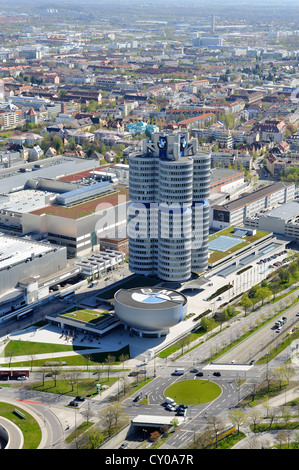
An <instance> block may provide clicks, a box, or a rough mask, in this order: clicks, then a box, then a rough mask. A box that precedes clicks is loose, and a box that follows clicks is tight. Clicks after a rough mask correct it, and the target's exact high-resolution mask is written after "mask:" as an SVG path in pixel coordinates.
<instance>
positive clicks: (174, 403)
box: [165, 397, 176, 406]
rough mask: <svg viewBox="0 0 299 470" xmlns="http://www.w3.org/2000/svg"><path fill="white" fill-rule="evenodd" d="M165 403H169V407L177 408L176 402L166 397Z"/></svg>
mask: <svg viewBox="0 0 299 470" xmlns="http://www.w3.org/2000/svg"><path fill="white" fill-rule="evenodd" d="M165 403H167V404H168V405H172V406H176V402H175V401H174V400H173V399H172V398H169V397H165Z"/></svg>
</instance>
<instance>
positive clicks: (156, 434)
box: [150, 431, 161, 442]
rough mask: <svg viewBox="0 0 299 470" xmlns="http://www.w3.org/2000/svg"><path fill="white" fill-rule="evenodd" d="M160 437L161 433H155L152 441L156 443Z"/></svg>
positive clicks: (152, 434)
mask: <svg viewBox="0 0 299 470" xmlns="http://www.w3.org/2000/svg"><path fill="white" fill-rule="evenodd" d="M160 437H161V434H160V433H159V431H153V432H151V434H150V441H152V442H156V441H157V440H158V439H160Z"/></svg>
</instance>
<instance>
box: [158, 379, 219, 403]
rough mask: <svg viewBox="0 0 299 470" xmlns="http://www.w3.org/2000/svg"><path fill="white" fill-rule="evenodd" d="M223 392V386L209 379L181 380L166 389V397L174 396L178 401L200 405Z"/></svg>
mask: <svg viewBox="0 0 299 470" xmlns="http://www.w3.org/2000/svg"><path fill="white" fill-rule="evenodd" d="M220 394H221V387H220V386H219V385H218V384H216V383H215V382H210V381H209V380H200V379H193V380H180V381H179V382H176V383H174V384H172V385H170V387H168V388H166V390H165V391H164V396H165V397H170V398H173V399H174V400H175V401H176V402H177V403H184V404H185V405H198V404H199V403H200V404H203V403H209V402H210V401H212V400H215V398H217V397H218V396H219V395H220Z"/></svg>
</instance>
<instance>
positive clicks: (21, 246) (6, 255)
mask: <svg viewBox="0 0 299 470" xmlns="http://www.w3.org/2000/svg"><path fill="white" fill-rule="evenodd" d="M51 251H53V246H51V245H46V244H44V243H37V242H33V241H32V240H25V239H20V238H15V237H8V236H4V235H3V236H1V235H0V270H1V269H5V268H7V267H8V266H11V265H12V264H18V263H22V262H24V261H26V259H31V257H32V256H34V257H36V256H39V255H43V254H46V253H49V252H51Z"/></svg>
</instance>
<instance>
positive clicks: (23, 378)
mask: <svg viewBox="0 0 299 470" xmlns="http://www.w3.org/2000/svg"><path fill="white" fill-rule="evenodd" d="M17 380H27V377H25V375H21V376H20V377H18V378H17Z"/></svg>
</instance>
